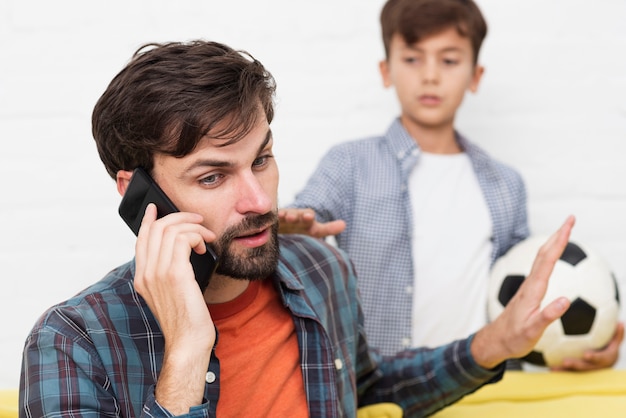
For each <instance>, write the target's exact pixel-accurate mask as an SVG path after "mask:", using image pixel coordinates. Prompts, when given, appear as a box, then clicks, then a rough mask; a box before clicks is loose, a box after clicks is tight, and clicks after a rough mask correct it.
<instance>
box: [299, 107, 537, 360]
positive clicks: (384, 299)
mask: <svg viewBox="0 0 626 418" xmlns="http://www.w3.org/2000/svg"><path fill="white" fill-rule="evenodd" d="M457 141H458V142H459V145H460V146H461V148H462V149H463V150H464V151H465V152H466V153H467V155H468V157H469V158H470V160H471V162H472V165H473V167H474V171H475V172H476V175H477V177H478V182H479V184H480V187H481V189H482V191H483V194H484V197H485V200H486V202H487V206H488V207H489V210H490V213H491V219H492V224H493V237H492V239H493V253H492V262H493V261H494V260H495V259H496V258H497V257H499V256H501V255H502V254H504V253H505V252H506V251H507V250H508V249H509V248H510V247H512V246H513V245H514V244H516V243H517V242H519V241H521V240H522V239H524V238H526V237H527V236H528V234H529V230H528V224H527V214H526V190H525V186H524V183H523V180H522V178H521V177H520V175H519V174H518V173H517V172H516V171H514V170H513V169H512V168H510V167H507V166H505V165H503V164H501V163H499V162H497V161H495V160H493V159H491V158H490V157H489V156H488V155H487V154H486V153H485V152H484V151H483V150H481V149H480V148H479V147H477V146H475V145H473V144H471V143H470V142H468V141H467V140H466V139H465V138H463V137H462V136H461V135H459V134H457ZM419 154H420V150H419V148H418V146H417V144H416V143H415V141H414V140H413V139H412V138H411V137H410V135H409V134H408V132H406V130H405V129H404V128H403V127H402V124H401V123H400V120H399V119H396V120H394V122H393V123H392V124H391V126H390V127H389V129H388V130H387V133H386V134H385V135H384V136H380V137H372V138H366V139H362V140H357V141H351V142H346V143H343V144H339V145H337V146H335V147H333V148H332V149H331V150H329V151H328V153H327V155H326V156H324V158H322V160H321V162H320V164H319V166H318V167H317V169H316V171H315V172H314V173H313V175H312V176H311V178H310V179H309V181H308V182H307V184H306V186H305V188H304V189H303V190H302V191H301V192H300V193H299V194H298V195H297V196H296V200H295V201H294V203H293V204H292V205H291V206H292V207H301V208H305V207H309V208H312V209H314V210H315V212H316V213H317V217H318V219H319V220H320V221H323V222H327V221H331V220H335V219H343V220H345V221H346V223H347V228H346V230H345V231H344V232H343V233H341V234H340V235H338V236H337V245H338V246H339V247H340V248H342V249H344V250H345V251H346V252H347V253H348V254H349V256H350V258H351V259H352V261H353V262H354V264H355V267H356V271H357V273H358V277H359V288H360V291H361V297H362V303H363V310H364V312H365V327H366V330H367V334H368V338H369V340H370V343H371V345H372V346H374V347H377V348H379V349H380V351H381V353H383V354H393V353H395V352H397V351H399V350H401V349H404V348H406V346H407V342H409V341H410V340H411V321H412V320H411V312H412V304H413V295H412V293H411V292H408V291H407V289H409V288H412V287H413V276H414V274H413V264H412V255H411V254H412V250H411V246H410V243H411V242H412V234H413V225H412V221H411V219H412V215H411V213H412V212H411V202H410V197H409V191H408V181H409V175H410V173H411V171H412V170H413V168H414V167H415V165H416V164H417V163H418V162H419ZM424 320H428V319H427V318H425V319H424Z"/></svg>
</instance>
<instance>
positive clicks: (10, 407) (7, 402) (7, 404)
mask: <svg viewBox="0 0 626 418" xmlns="http://www.w3.org/2000/svg"><path fill="white" fill-rule="evenodd" d="M17 396H18V391H17V389H3V390H0V418H17Z"/></svg>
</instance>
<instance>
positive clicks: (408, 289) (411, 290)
mask: <svg viewBox="0 0 626 418" xmlns="http://www.w3.org/2000/svg"><path fill="white" fill-rule="evenodd" d="M404 291H405V292H406V294H407V295H412V294H413V286H407V287H406V288H405V289H404Z"/></svg>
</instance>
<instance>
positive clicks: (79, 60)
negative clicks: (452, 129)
mask: <svg viewBox="0 0 626 418" xmlns="http://www.w3.org/2000/svg"><path fill="white" fill-rule="evenodd" d="M383 2H384V1H383V0H339V1H337V0H318V1H316V2H300V1H289V0H266V1H252V0H242V1H233V2H226V1H216V0H205V1H200V0H180V1H177V2H173V1H165V0H155V1H148V0H144V1H133V0H124V1H121V0H110V1H107V2H86V1H80V0H57V1H55V2H49V1H45V0H3V1H2V2H1V3H0V138H1V141H2V150H1V151H0V191H1V192H2V198H1V200H0V202H1V204H0V263H1V266H2V271H3V273H2V291H1V292H0V318H1V321H2V327H1V329H2V332H1V334H0V358H2V360H3V361H2V362H0V388H1V387H14V386H17V384H18V379H19V369H20V359H21V348H22V344H23V341H24V338H25V336H26V334H27V332H28V330H29V329H30V327H31V325H32V324H33V322H34V321H35V320H36V318H37V317H38V315H39V314H40V313H41V312H43V310H44V309H45V308H47V307H48V306H49V305H51V304H53V303H55V302H58V301H60V300H61V299H63V298H66V297H68V296H71V295H72V294H73V293H75V292H76V291H77V290H79V289H81V288H83V287H85V286H87V285H88V284H90V283H92V282H93V281H95V280H97V279H99V278H100V277H101V276H102V275H104V274H105V273H106V272H107V271H108V270H110V269H111V268H113V267H114V266H116V265H118V264H120V263H121V262H123V261H126V260H127V259H128V258H129V257H131V256H132V253H133V237H132V234H131V233H130V231H128V230H127V229H126V226H125V225H124V224H123V223H122V221H121V220H120V219H119V218H118V216H117V213H116V212H117V205H118V203H119V196H118V195H117V192H116V190H115V187H114V183H113V182H112V181H111V180H110V179H108V177H107V175H106V172H105V171H104V169H103V167H102V165H101V163H100V161H99V159H98V157H97V154H96V150H95V146H94V143H93V140H92V139H91V131H90V116H91V110H92V108H93V105H94V103H95V101H96V100H97V98H98V97H99V95H100V94H101V93H102V91H103V90H104V88H105V86H106V85H107V84H108V82H109V81H110V80H111V78H112V77H113V76H114V75H115V73H117V71H118V70H119V69H121V67H122V66H123V65H124V63H125V62H126V61H127V60H128V59H129V58H130V55H131V54H132V52H134V50H135V49H136V48H137V47H138V46H139V45H140V44H142V43H144V42H148V41H168V40H188V39H192V38H205V39H212V40H217V41H221V42H225V43H227V44H229V45H231V46H233V47H236V48H241V49H247V50H248V51H250V52H251V53H252V54H253V55H255V56H256V57H257V58H259V59H260V60H261V61H262V62H263V63H264V64H265V65H266V66H267V67H268V68H269V69H270V71H272V73H273V74H274V76H275V77H276V79H277V81H278V96H277V99H278V106H277V116H276V120H275V123H274V124H273V130H274V133H275V138H276V147H275V149H276V154H277V157H278V159H279V163H280V166H281V172H282V183H281V188H280V200H281V202H282V203H288V202H289V201H291V199H292V198H293V195H294V193H295V192H296V191H297V190H299V188H300V187H302V185H303V183H304V181H305V179H306V178H307V177H308V176H309V174H310V172H311V171H312V170H313V168H314V167H315V165H316V164H317V161H318V159H319V158H320V157H321V154H322V153H323V152H325V151H326V150H327V149H328V147H330V146H331V145H332V144H334V143H337V142H339V141H343V140H347V139H352V138H357V137H360V136H363V135H369V134H374V133H380V132H382V131H383V130H384V129H385V128H386V127H387V125H388V124H389V122H390V121H391V119H392V118H393V117H394V116H395V115H396V112H397V106H396V104H395V99H394V95H393V92H392V91H386V90H384V89H383V88H382V85H381V82H380V80H379V76H378V70H377V63H378V60H379V59H381V58H382V46H381V42H380V39H379V27H378V13H379V11H380V8H381V6H382V4H383ZM479 4H480V5H481V7H482V9H483V12H484V13H485V15H486V17H487V20H488V23H489V26H490V31H489V35H488V37H487V40H486V43H485V45H484V50H483V53H482V57H481V58H482V59H481V61H482V62H483V63H484V64H485V66H486V67H487V72H486V74H485V77H484V78H483V84H482V85H481V89H480V91H479V92H478V93H477V94H476V95H473V96H469V97H468V98H467V100H466V102H465V104H464V106H463V108H462V110H461V112H460V114H459V117H458V127H459V128H460V130H462V131H463V132H464V133H465V134H467V135H468V136H469V137H470V138H472V139H474V140H475V141H476V142H477V143H479V144H480V145H482V146H483V147H484V148H486V149H487V150H488V151H489V152H490V153H491V154H492V155H494V156H495V157H497V158H499V159H501V160H504V161H506V162H508V163H510V164H511V165H513V166H514V167H516V168H517V169H518V170H519V171H521V173H522V174H523V176H524V177H525V179H526V181H527V185H528V189H529V205H530V222H531V227H532V229H533V231H534V232H536V233H548V232H551V231H552V230H553V229H554V228H556V227H557V226H558V225H559V224H560V222H561V221H562V220H563V219H564V218H565V216H566V215H567V214H569V213H574V214H575V215H577V217H578V225H577V227H576V229H575V232H574V238H575V239H579V240H580V241H584V242H585V243H586V244H588V245H590V246H592V247H594V248H596V249H597V250H598V251H600V252H601V253H602V254H603V255H605V256H606V258H607V259H608V260H609V262H610V264H611V265H612V267H613V268H614V270H615V272H616V274H617V276H618V278H619V279H620V281H621V282H622V294H623V295H626V257H625V254H626V238H625V236H624V232H625V231H626V217H625V216H624V213H626V188H625V187H624V186H623V180H624V179H625V178H626V164H624V163H623V157H622V154H621V153H622V152H624V151H626V98H625V97H626V58H624V51H625V50H626V26H625V25H624V22H625V21H626V2H624V1H623V0H598V1H595V2H589V1H582V0H549V1H546V0H507V1H502V0H481V1H479ZM624 300H626V297H625V298H624ZM623 316H624V315H623ZM625 353H626V351H625ZM623 357H626V356H623ZM623 365H626V362H625V361H622V362H620V366H623Z"/></svg>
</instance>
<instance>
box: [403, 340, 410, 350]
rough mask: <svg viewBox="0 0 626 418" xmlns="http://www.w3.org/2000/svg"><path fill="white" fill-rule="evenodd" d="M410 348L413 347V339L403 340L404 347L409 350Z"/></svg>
mask: <svg viewBox="0 0 626 418" xmlns="http://www.w3.org/2000/svg"><path fill="white" fill-rule="evenodd" d="M410 346H411V339H410V338H403V339H402V347H404V348H409V347H410Z"/></svg>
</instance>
